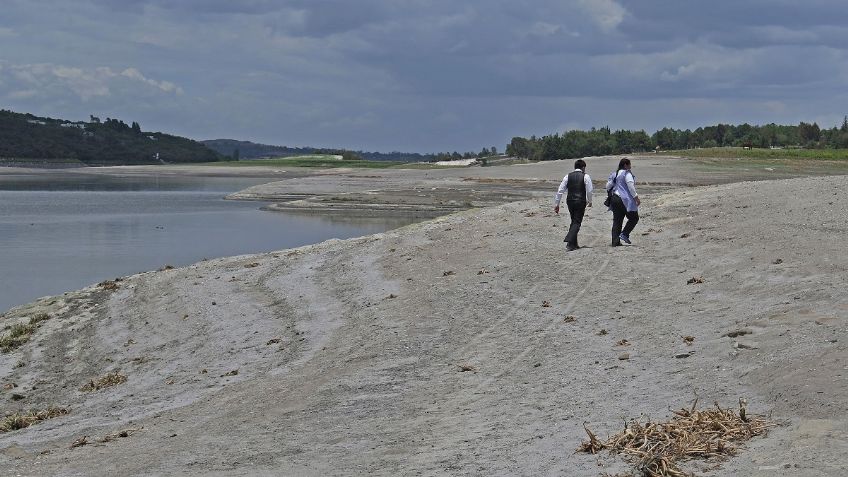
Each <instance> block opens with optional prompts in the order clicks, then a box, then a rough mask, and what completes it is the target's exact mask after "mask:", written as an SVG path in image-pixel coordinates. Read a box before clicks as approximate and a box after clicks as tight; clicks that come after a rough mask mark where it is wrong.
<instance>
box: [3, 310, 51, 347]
mask: <svg viewBox="0 0 848 477" xmlns="http://www.w3.org/2000/svg"><path fill="white" fill-rule="evenodd" d="M48 319H50V316H49V315H48V314H47V313H39V314H37V315H35V316H32V317H30V319H29V322H27V323H16V324H14V325H12V326H10V327H8V328H7V329H8V330H9V332H8V333H7V334H5V335H3V336H0V351H2V352H4V353H8V352H10V351H12V350H15V349H17V348H20V347H21V346H22V345H23V344H24V343H26V342H27V341H29V339H30V338H31V337H32V334H33V333H35V330H36V329H38V324H39V323H41V322H42V321H45V320H48Z"/></svg>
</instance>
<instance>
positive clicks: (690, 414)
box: [578, 399, 776, 477]
mask: <svg viewBox="0 0 848 477" xmlns="http://www.w3.org/2000/svg"><path fill="white" fill-rule="evenodd" d="M697 404H698V400H697V399H695V402H693V403H692V406H691V408H689V409H681V410H679V411H672V412H673V413H674V414H675V415H674V417H672V418H671V420H669V421H667V422H646V423H644V424H642V423H640V422H638V421H632V422H630V423H629V424H625V427H624V430H623V431H621V432H619V433H618V434H615V435H613V436H611V437H610V438H609V439H607V441H606V442H601V441H600V440H599V439H598V438H597V437H596V436H595V434H593V433H592V431H590V430H589V429H588V428H587V427H586V426H585V425H584V426H583V428H584V429H586V434H588V435H589V440H588V441H586V442H583V443H582V444H581V445H580V447H579V448H578V451H581V452H591V453H592V454H595V453H597V452H599V451H601V450H603V449H608V450H609V451H610V452H613V453H618V454H622V455H624V456H625V457H628V458H630V459H631V460H632V461H633V462H634V463H635V464H636V469H637V470H638V471H640V472H641V474H642V475H643V476H644V477H685V476H690V475H692V474H689V473H686V472H684V471H683V470H681V469H680V468H679V467H678V462H679V461H684V460H689V459H696V458H701V459H711V458H715V459H724V458H727V457H728V456H732V455H734V454H735V453H736V450H737V445H738V444H739V443H741V442H744V441H747V440H748V439H751V438H752V437H754V436H759V435H765V434H766V433H767V432H768V429H769V428H771V427H774V426H775V425H776V424H775V423H774V422H773V421H771V420H769V419H766V418H765V417H763V416H756V415H748V413H747V411H746V402H745V400H744V399H739V412H738V413H737V412H735V411H733V410H732V409H722V408H721V407H719V405H718V402H716V403H715V408H711V409H704V410H696V406H697Z"/></svg>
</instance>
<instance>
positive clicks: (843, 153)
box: [660, 147, 848, 161]
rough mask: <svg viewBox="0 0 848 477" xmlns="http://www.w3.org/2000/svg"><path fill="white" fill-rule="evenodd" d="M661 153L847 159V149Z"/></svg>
mask: <svg viewBox="0 0 848 477" xmlns="http://www.w3.org/2000/svg"><path fill="white" fill-rule="evenodd" d="M660 154H663V155H674V156H683V157H693V158H716V159H817V160H823V161H842V160H846V159H848V149H763V148H751V149H745V148H741V147H710V148H701V149H683V150H676V151H660Z"/></svg>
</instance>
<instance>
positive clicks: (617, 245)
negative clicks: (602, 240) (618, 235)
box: [612, 240, 621, 247]
mask: <svg viewBox="0 0 848 477" xmlns="http://www.w3.org/2000/svg"><path fill="white" fill-rule="evenodd" d="M612 246H613V247H621V242H619V241H617V240H616V241H615V242H613V243H612Z"/></svg>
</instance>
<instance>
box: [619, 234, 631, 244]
mask: <svg viewBox="0 0 848 477" xmlns="http://www.w3.org/2000/svg"><path fill="white" fill-rule="evenodd" d="M618 238H620V239H621V241H622V242H624V243H626V244H627V245H630V237H629V236H627V235H624V234H621V235H619V236H618Z"/></svg>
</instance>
